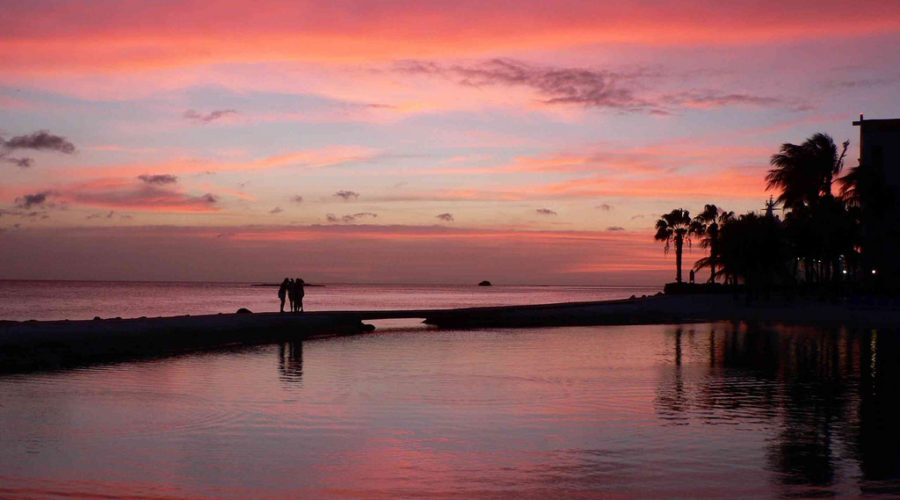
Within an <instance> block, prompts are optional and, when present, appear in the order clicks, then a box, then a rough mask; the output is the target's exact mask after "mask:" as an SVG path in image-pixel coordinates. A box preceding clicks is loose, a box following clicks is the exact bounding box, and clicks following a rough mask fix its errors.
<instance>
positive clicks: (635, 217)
mask: <svg viewBox="0 0 900 500" xmlns="http://www.w3.org/2000/svg"><path fill="white" fill-rule="evenodd" d="M644 217H646V215H644V214H638V215H632V216H631V220H638V219H643V218H644Z"/></svg>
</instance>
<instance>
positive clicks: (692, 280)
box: [691, 269, 694, 285]
mask: <svg viewBox="0 0 900 500" xmlns="http://www.w3.org/2000/svg"><path fill="white" fill-rule="evenodd" d="M691 284H692V285H693V284H694V270H693V269H691Z"/></svg>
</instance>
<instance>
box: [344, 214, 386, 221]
mask: <svg viewBox="0 0 900 500" xmlns="http://www.w3.org/2000/svg"><path fill="white" fill-rule="evenodd" d="M366 217H371V218H373V219H374V218H376V217H378V214H376V213H372V212H357V213H355V214H349V215H345V216H343V217H341V222H347V223H349V222H356V221H357V220H358V219H364V218H366Z"/></svg>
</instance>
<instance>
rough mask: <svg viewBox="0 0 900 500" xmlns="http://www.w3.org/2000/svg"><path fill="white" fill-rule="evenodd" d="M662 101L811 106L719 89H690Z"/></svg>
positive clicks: (690, 104) (799, 108) (693, 105)
mask: <svg viewBox="0 0 900 500" xmlns="http://www.w3.org/2000/svg"><path fill="white" fill-rule="evenodd" d="M662 101H663V102H665V103H668V104H671V105H675V106H686V107H690V108H723V107H728V106H755V107H771V106H781V107H787V108H789V109H791V110H794V111H804V110H807V109H808V108H809V106H807V105H805V104H797V103H789V102H785V101H784V100H783V99H779V98H777V97H769V96H759V95H753V94H742V93H723V92H719V91H717V90H690V91H687V92H679V93H677V94H667V95H665V96H663V98H662Z"/></svg>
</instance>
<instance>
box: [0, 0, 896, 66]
mask: <svg viewBox="0 0 900 500" xmlns="http://www.w3.org/2000/svg"><path fill="white" fill-rule="evenodd" d="M38 5H39V4H31V3H29V2H18V3H13V4H10V5H7V6H6V9H5V15H4V17H3V20H2V21H0V31H2V32H3V33H4V35H3V36H2V38H0V54H2V55H0V64H2V66H3V67H4V68H6V69H7V70H8V71H28V72H60V71H84V70H87V69H90V70H98V71H107V70H120V71H121V70H146V69H152V68H164V67H175V66H188V65H202V64H210V63H215V62H229V61H231V62H247V61H253V62H258V61H277V60H332V61H334V60H344V61H359V60H360V59H368V60H371V59H372V58H385V59H387V58H389V59H396V58H409V57H421V56H423V55H459V54H466V53H468V54H477V53H483V52H485V51H489V50H490V51H494V50H511V49H521V48H527V47H563V46H571V45H588V44H600V43H619V42H623V43H638V44H649V45H672V44H682V45H685V44H716V45H721V44H760V43H770V42H773V41H780V40H798V39H817V38H822V37H832V38H843V37H851V36H865V35H871V34H878V33H892V32H896V31H897V30H898V29H900V5H898V4H897V3H896V2H893V1H889V0H888V1H884V0H859V1H857V2H853V3H847V2H845V1H842V0H821V1H819V2H817V3H816V8H815V9H810V8H809V2H807V1H803V0H763V1H759V2H748V3H734V2H718V1H712V0H703V1H695V2H670V1H665V0H656V1H649V2H643V3H641V4H640V5H636V4H633V3H609V2H580V1H577V0H569V1H565V2H555V3H553V4H552V5H550V4H547V3H546V2H540V1H537V0H525V1H522V2H518V3H517V4H516V7H515V8H509V6H508V5H507V4H503V3H499V4H490V3H488V4H485V3H484V2H475V1H474V0H464V1H461V2H456V3H454V4H453V5H452V6H450V5H446V4H444V3H436V2H427V1H425V2H414V1H399V2H392V3H377V4H367V3H366V2H357V1H351V0H343V1H336V2H330V3H329V4H328V5H327V6H326V5H325V4H321V3H316V2H294V1H287V0H278V1H272V2H267V3H266V7H265V8H260V7H259V6H257V5H253V4H247V3H246V2H241V1H237V0H223V1H220V2H217V3H216V8H215V9H209V6H208V4H207V3H206V2H201V1H199V0H194V1H187V2H177V3H176V2H172V1H157V2H146V3H137V2H135V3H129V4H128V8H121V6H120V4H119V3H114V2H111V1H94V2H90V3H85V2H77V1H69V2H59V3H57V4H55V5H54V8H52V9H47V8H43V7H40V8H39V7H38ZM172 12H178V15H177V16H172ZM475 13H477V15H475Z"/></svg>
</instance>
